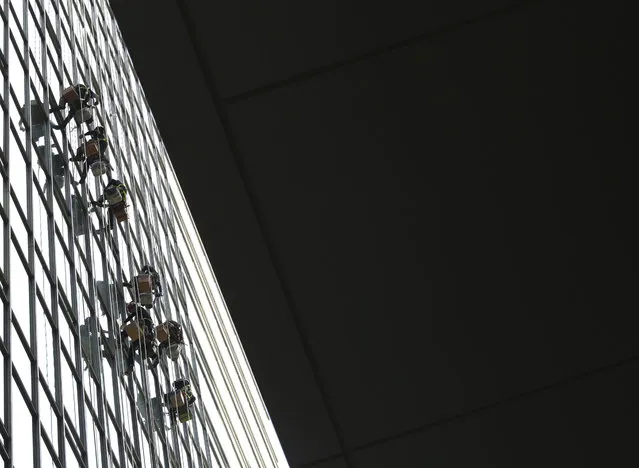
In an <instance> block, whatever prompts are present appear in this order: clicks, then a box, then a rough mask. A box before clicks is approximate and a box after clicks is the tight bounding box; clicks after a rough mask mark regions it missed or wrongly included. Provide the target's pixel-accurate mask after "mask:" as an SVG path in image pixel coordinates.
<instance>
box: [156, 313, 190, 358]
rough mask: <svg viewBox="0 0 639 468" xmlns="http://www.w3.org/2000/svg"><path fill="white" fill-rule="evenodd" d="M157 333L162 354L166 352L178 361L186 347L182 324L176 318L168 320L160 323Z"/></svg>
mask: <svg viewBox="0 0 639 468" xmlns="http://www.w3.org/2000/svg"><path fill="white" fill-rule="evenodd" d="M156 335H157V338H158V341H159V342H160V348H159V352H160V354H166V355H167V356H168V357H169V359H171V360H172V361H177V359H178V358H179V357H180V353H181V352H182V348H184V335H183V334H182V326H181V325H180V324H179V323H178V322H176V321H175V320H167V321H166V322H164V323H162V324H160V325H158V327H157V328H156Z"/></svg>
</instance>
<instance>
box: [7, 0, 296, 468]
mask: <svg viewBox="0 0 639 468" xmlns="http://www.w3.org/2000/svg"><path fill="white" fill-rule="evenodd" d="M10 4H11V5H12V10H11V9H10V10H9V11H5V10H4V8H3V6H4V4H2V5H0V8H3V12H4V13H5V15H7V17H8V26H9V27H8V28H7V25H5V24H0V48H1V49H2V54H3V56H4V57H5V58H6V61H7V62H8V70H7V75H6V76H7V77H8V81H9V85H10V90H11V91H12V92H11V93H8V94H7V92H6V90H5V88H4V86H2V84H3V83H5V78H4V75H0V98H2V99H3V102H4V104H5V107H2V108H0V112H1V113H2V119H1V122H2V123H3V124H2V125H0V149H2V151H1V152H0V166H2V168H5V166H8V167H9V168H10V173H9V177H8V178H5V177H4V176H2V177H0V188H2V189H3V193H5V192H6V193H7V194H8V193H9V192H7V191H8V190H9V188H10V190H11V191H12V192H13V194H14V195H13V196H12V197H9V198H6V197H0V204H1V205H2V207H3V209H4V210H6V211H8V212H10V215H11V216H10V222H11V225H10V228H11V232H13V234H14V239H11V237H10V236H7V235H6V233H7V232H10V231H8V230H5V229H0V243H1V244H2V246H0V271H1V272H2V274H3V275H4V274H6V277H7V278H8V281H9V282H10V291H11V309H12V310H13V312H14V314H15V324H12V325H10V326H9V328H8V330H11V343H12V354H11V358H12V364H13V365H14V366H15V368H16V372H17V373H16V376H15V377H14V378H13V379H10V382H11V386H12V387H11V389H12V392H11V395H10V396H9V395H8V392H7V389H6V388H4V386H3V385H4V381H3V380H2V384H0V396H2V399H3V400H4V399H5V396H7V397H8V398H10V399H11V401H10V404H11V405H10V406H11V408H12V415H13V425H12V427H11V428H10V429H11V432H12V436H13V437H14V438H16V437H21V439H20V440H22V439H25V440H26V441H27V442H28V444H27V443H25V447H24V450H22V447H21V450H15V449H14V451H13V454H12V456H13V459H12V461H11V463H12V464H13V466H15V467H16V468H18V467H21V466H29V467H30V466H33V465H34V462H35V461H36V459H38V458H39V460H40V466H43V467H44V466H52V461H53V460H55V459H57V457H58V455H59V454H60V453H61V452H62V451H64V452H65V457H66V466H79V465H80V463H79V458H78V457H82V449H81V448H80V447H84V448H85V449H86V454H85V455H84V460H83V464H86V466H95V467H107V466H109V467H110V466H116V465H118V466H128V465H132V464H133V463H132V458H134V457H135V458H137V459H139V460H140V461H141V464H142V466H151V465H152V464H156V466H166V467H168V466H170V462H169V455H168V454H173V456H174V459H175V460H176V461H181V462H182V464H183V466H191V465H190V464H191V463H192V466H225V463H218V461H216V460H222V459H225V460H227V461H228V465H229V466H250V467H262V466H264V467H271V466H286V460H285V458H284V456H283V454H281V448H280V447H279V444H278V442H277V438H276V437H275V435H274V432H272V433H267V432H265V431H264V430H263V427H265V426H268V424H269V423H268V418H267V416H266V411H265V410H263V409H259V408H262V407H261V399H260V396H259V391H258V389H257V387H256V386H255V383H254V380H253V378H252V375H251V373H250V369H249V367H248V364H247V363H246V359H245V357H244V354H243V351H242V349H241V346H240V343H239V341H238V340H237V336H236V334H235V330H234V329H233V325H232V323H231V321H230V318H229V315H228V311H227V310H226V308H225V305H224V301H223V298H222V296H221V294H220V292H219V288H218V286H217V283H216V280H215V277H214V275H213V272H212V269H211V266H210V265H209V263H208V260H207V258H206V254H205V252H204V249H203V247H202V245H201V242H200V240H199V237H198V235H197V231H196V228H195V225H194V223H193V220H192V219H191V217H190V213H189V211H188V207H187V206H186V203H185V202H184V199H183V196H182V192H181V190H180V187H179V184H178V181H177V180H176V178H175V174H174V173H173V170H172V166H171V163H170V160H169V158H168V155H167V153H166V150H165V148H164V146H163V144H162V140H161V138H160V136H159V134H158V130H157V127H156V125H155V122H154V121H153V117H152V115H151V114H150V111H149V107H148V104H147V102H146V100H145V97H144V93H143V90H142V88H141V86H140V84H139V82H138V81H137V78H136V75H135V72H134V70H133V68H132V65H131V61H130V58H129V56H128V53H127V51H126V49H125V47H124V45H123V43H122V39H121V35H120V33H119V30H118V28H117V25H116V24H115V23H114V21H113V18H112V15H111V12H110V9H109V4H108V1H107V0H91V1H89V0H61V1H55V2H54V1H43V2H42V1H40V0H28V1H27V0H11V2H10ZM28 6H30V7H28ZM41 7H42V8H44V11H42V10H41ZM45 13H46V18H45V19H44V21H43V18H42V16H41V15H43V14H45ZM47 22H48V23H49V24H50V26H49V27H41V26H42V25H44V24H46V23H47ZM52 34H53V35H52ZM57 34H59V35H57ZM27 50H28V51H30V52H31V55H26V54H25V51H27ZM22 57H27V58H28V63H27V64H25V66H28V67H29V68H28V70H25V66H23V60H21V59H22ZM27 71H28V73H27ZM78 82H84V83H85V84H88V85H90V86H91V87H93V88H94V89H96V90H99V92H100V94H101V96H102V100H103V102H102V105H101V106H99V107H98V109H97V110H96V112H95V113H94V118H95V120H96V123H99V124H101V125H103V126H104V127H105V128H106V129H107V134H108V138H109V155H110V157H111V162H112V166H113V168H114V174H113V176H114V177H116V178H118V179H120V180H122V181H123V182H124V183H125V184H126V185H127V186H128V187H129V198H128V205H129V206H128V216H129V219H128V221H126V222H123V223H117V224H115V226H113V227H112V228H109V226H108V225H107V224H106V223H105V221H106V220H107V216H106V215H107V213H108V211H107V210H106V209H98V210H96V211H95V212H90V213H89V212H88V208H89V207H90V201H91V200H95V199H97V198H98V197H99V196H100V195H101V194H102V192H103V189H104V187H105V185H106V183H107V181H108V180H107V177H106V176H97V177H94V176H92V175H89V177H88V178H87V181H86V183H85V184H84V185H77V186H76V185H75V184H74V183H73V180H77V179H78V174H77V169H76V168H75V166H72V167H73V169H71V171H70V172H69V168H68V167H67V168H64V167H63V171H62V174H61V173H60V170H59V169H58V172H57V173H54V172H53V171H54V170H55V168H56V167H58V168H59V167H62V164H59V165H58V166H56V165H55V164H54V161H58V163H59V161H63V162H67V161H68V160H69V158H70V157H71V156H73V155H74V153H75V151H76V149H77V148H78V147H79V146H81V134H82V133H84V130H85V124H80V126H78V125H77V124H76V123H75V122H74V121H72V122H71V123H70V124H69V125H68V126H67V128H66V129H65V130H64V131H59V130H53V129H52V128H51V127H50V126H49V125H48V123H46V120H45V123H44V127H43V128H41V132H40V133H38V132H36V131H34V130H33V128H32V127H31V135H32V136H33V139H32V138H31V137H30V136H29V133H28V132H26V131H22V130H21V129H20V120H21V119H22V118H23V117H24V115H23V114H22V113H21V111H20V108H21V107H22V106H23V105H24V103H26V102H31V101H35V102H36V103H41V104H42V105H43V108H45V109H48V107H49V104H50V103H49V102H47V103H42V100H43V99H45V98H46V96H47V95H48V94H49V93H50V94H51V96H50V98H51V99H50V102H51V103H53V102H57V100H58V98H59V97H60V94H61V92H62V90H63V89H64V88H66V87H67V86H69V85H71V84H73V83H78ZM27 120H28V119H27ZM53 120H54V121H55V120H56V118H55V116H54V117H53ZM26 123H27V127H29V125H28V124H29V121H27V122H26ZM30 123H31V125H32V126H33V124H34V120H33V115H32V119H31V121H30ZM55 158H58V159H55ZM7 162H8V163H9V164H8V165H7V164H5V163H7ZM30 171H32V173H31V174H30ZM56 174H57V175H58V176H60V175H62V177H61V178H60V177H58V178H57V179H55V180H54V176H55V175H56ZM20 212H22V213H23V214H24V218H25V219H24V220H23V219H22V217H21V216H20ZM0 222H1V223H2V224H3V225H4V224H5V223H6V221H5V220H4V219H2V220H1V221H0ZM19 252H22V254H23V255H22V256H21V255H20V254H19ZM7 253H8V258H5V257H6V256H7V255H6V254H7ZM145 264H152V265H154V266H155V268H156V269H157V271H158V272H159V274H160V276H161V278H162V282H163V295H162V296H161V297H158V298H156V301H155V303H154V305H153V307H152V309H151V311H150V313H151V317H152V319H153V322H154V324H156V325H157V324H160V323H162V322H164V321H165V320H167V319H169V318H170V319H173V320H176V321H178V322H179V323H181V324H182V326H183V328H184V333H185V341H186V344H187V347H186V348H185V349H187V350H188V352H184V353H183V354H182V355H181V356H179V357H177V359H176V360H175V361H173V360H170V359H166V358H164V359H163V360H161V362H160V364H159V365H158V367H157V368H155V369H153V370H150V369H148V368H147V367H146V366H147V363H146V361H143V362H141V363H138V362H136V363H135V365H134V372H133V374H132V375H131V376H124V375H123V374H124V372H123V371H124V369H125V365H124V364H125V360H124V352H125V350H124V347H123V345H122V344H119V342H120V340H118V338H119V335H120V325H121V324H122V320H123V319H124V318H125V317H126V303H127V302H129V301H132V300H135V299H136V295H135V294H136V293H135V291H134V290H132V289H131V290H130V289H127V288H125V287H124V286H123V285H122V282H123V281H131V280H132V279H133V278H134V277H135V275H137V274H138V273H139V271H140V268H141V267H142V266H143V265H145ZM47 271H48V272H49V273H50V275H51V280H50V279H49V278H48V277H47ZM29 275H32V276H31V277H30V276H29ZM30 298H31V300H30ZM7 310H8V311H9V312H10V311H11V310H10V309H7V308H6V307H4V304H3V307H0V317H3V316H4V315H5V311H7ZM7 320H9V322H10V316H9V319H6V320H4V321H5V322H7ZM9 322H7V323H9ZM3 334H4V327H0V336H2V335H3ZM20 334H21V335H22V337H23V340H21V339H20V338H19V335H20ZM196 336H197V339H196ZM3 338H4V337H3ZM33 339H35V341H34V342H32V340H33ZM23 341H25V342H24V343H23ZM36 348H37V349H36ZM31 356H33V357H34V359H35V361H34V362H33V363H32V362H31ZM3 359H5V358H4V357H3ZM36 366H37V367H36ZM37 368H39V376H40V378H39V379H38V382H32V379H33V376H32V373H31V371H32V369H37ZM2 372H4V367H3V366H0V377H1V376H2ZM178 379H189V380H190V381H191V382H192V383H193V388H194V389H195V391H196V392H195V393H196V396H197V400H196V403H195V404H194V407H193V411H192V414H191V419H190V420H188V421H186V422H183V423H180V424H177V425H176V427H173V428H167V426H168V425H169V419H168V417H167V412H168V410H167V407H166V405H165V401H164V394H165V393H167V392H169V391H171V389H172V387H171V384H172V383H173V382H175V381H176V380H178ZM17 382H21V383H22V385H23V386H24V388H25V389H26V392H27V393H28V395H27V397H28V396H29V395H30V393H31V392H32V391H35V390H32V384H35V388H36V389H37V395H38V397H39V398H38V399H36V403H37V405H36V406H34V408H33V410H34V411H35V413H36V414H35V415H31V412H30V410H29V409H28V407H27V405H26V403H25V401H24V398H23V396H22V394H21V393H20V391H19V389H18V387H17ZM85 397H86V400H85ZM139 401H142V404H141V406H140V405H138V402H139ZM256 402H259V403H260V404H259V405H258V404H256ZM54 407H58V408H59V410H60V411H61V415H58V414H56V411H55V410H54ZM255 407H257V408H258V411H257V412H256V411H253V409H252V408H255ZM32 416H33V417H35V418H36V420H39V421H40V422H41V423H42V439H36V443H38V442H39V445H38V446H36V447H34V446H33V441H32V439H31V438H30V437H23V435H24V434H26V433H29V434H30V431H31V428H32V421H33V418H32ZM156 418H157V419H156ZM62 425H65V426H67V430H66V431H65V437H64V440H62V441H60V440H58V428H59V427H61V426H62ZM158 431H159V432H158ZM120 432H121V433H122V437H124V439H125V441H127V442H126V443H125V444H122V443H120V441H119V440H118V433H120ZM76 438H77V441H76ZM136 438H137V441H136V440H135V439H136ZM44 440H48V441H50V442H51V444H52V446H53V448H52V449H51V450H49V448H47V447H46V446H44V442H43V441H44ZM136 444H138V445H139V449H135V450H136V453H135V454H132V453H131V452H130V451H131V450H132V447H134V446H135V445H136ZM50 452H51V453H50ZM211 457H212V458H211ZM127 459H128V460H127Z"/></svg>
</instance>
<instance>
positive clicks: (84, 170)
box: [78, 164, 87, 184]
mask: <svg viewBox="0 0 639 468" xmlns="http://www.w3.org/2000/svg"><path fill="white" fill-rule="evenodd" d="M86 178H87V165H86V164H83V165H82V166H80V180H78V184H83V183H84V181H85V180H86Z"/></svg>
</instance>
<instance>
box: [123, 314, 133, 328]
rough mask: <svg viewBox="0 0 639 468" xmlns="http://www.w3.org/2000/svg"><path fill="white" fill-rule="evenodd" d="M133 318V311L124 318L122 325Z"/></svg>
mask: <svg viewBox="0 0 639 468" xmlns="http://www.w3.org/2000/svg"><path fill="white" fill-rule="evenodd" d="M134 318H135V312H131V313H130V314H129V315H127V316H126V319H124V322H122V325H124V324H125V323H129V322H130V321H131V320H133V319H134Z"/></svg>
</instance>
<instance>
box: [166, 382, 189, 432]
mask: <svg viewBox="0 0 639 468" xmlns="http://www.w3.org/2000/svg"><path fill="white" fill-rule="evenodd" d="M195 400H196V398H195V396H194V395H193V391H192V389H191V382H189V381H188V380H184V379H178V380H176V381H175V382H173V391H172V392H169V393H166V394H165V395H164V404H165V405H166V406H167V407H168V408H169V418H170V420H171V427H173V426H175V425H176V424H177V422H178V421H180V422H181V423H184V422H187V421H189V420H190V419H192V418H193V413H192V407H193V404H194V403H195Z"/></svg>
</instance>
